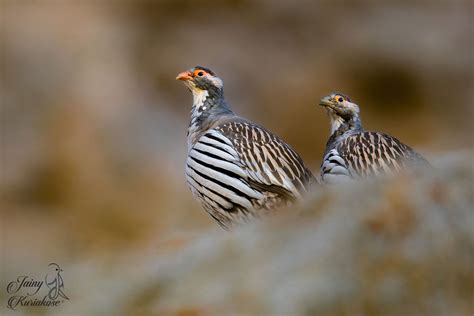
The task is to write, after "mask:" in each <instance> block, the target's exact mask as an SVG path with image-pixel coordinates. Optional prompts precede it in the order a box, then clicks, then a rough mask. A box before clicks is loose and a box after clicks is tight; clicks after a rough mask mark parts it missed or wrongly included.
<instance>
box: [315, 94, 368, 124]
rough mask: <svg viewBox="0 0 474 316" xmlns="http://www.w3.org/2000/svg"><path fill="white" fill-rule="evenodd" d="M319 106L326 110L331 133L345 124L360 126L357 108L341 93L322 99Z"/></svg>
mask: <svg viewBox="0 0 474 316" xmlns="http://www.w3.org/2000/svg"><path fill="white" fill-rule="evenodd" d="M319 105H321V106H323V107H325V108H326V110H327V112H328V115H329V118H330V119H331V125H332V128H331V129H332V131H333V132H334V131H335V130H337V129H338V128H339V126H341V125H342V124H345V123H346V124H349V125H350V126H352V127H359V126H360V118H359V106H358V105H357V104H355V103H353V102H351V99H349V97H348V96H345V95H343V94H342V93H332V94H330V95H328V96H325V97H324V98H322V99H321V100H320V101H319Z"/></svg>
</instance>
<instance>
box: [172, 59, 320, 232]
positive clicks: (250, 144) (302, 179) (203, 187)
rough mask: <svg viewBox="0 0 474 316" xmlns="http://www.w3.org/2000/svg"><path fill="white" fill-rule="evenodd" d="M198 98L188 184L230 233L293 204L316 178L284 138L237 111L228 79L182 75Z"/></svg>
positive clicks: (204, 71)
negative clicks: (229, 100)
mask: <svg viewBox="0 0 474 316" xmlns="http://www.w3.org/2000/svg"><path fill="white" fill-rule="evenodd" d="M176 79H177V80H181V81H183V82H184V85H185V86H186V87H187V88H188V90H190V91H191V93H192V95H193V104H192V108H191V113H190V114H191V120H190V122H189V126H188V132H187V143H188V153H187V158H186V181H187V184H188V186H189V188H190V190H191V192H192V194H193V196H194V197H195V198H196V199H197V200H198V201H199V202H200V203H201V205H202V206H203V208H204V210H205V211H206V212H207V213H208V214H209V215H210V216H211V217H212V218H213V219H214V220H216V221H217V223H218V224H220V226H222V227H223V228H224V229H226V230H228V229H230V228H232V227H234V226H239V225H241V224H244V223H247V222H249V221H251V220H252V219H254V218H259V217H261V216H262V215H264V214H267V213H272V210H274V209H276V208H280V207H283V206H288V205H291V204H293V203H294V202H295V201H297V200H299V199H300V198H301V197H302V196H303V195H304V194H305V193H306V192H308V191H309V190H310V187H311V185H312V184H313V183H315V182H316V178H315V177H314V176H313V174H312V173H311V171H310V170H309V169H308V168H307V167H306V166H305V164H304V162H303V160H302V159H301V157H300V155H298V153H296V152H295V151H294V150H293V149H292V148H291V147H290V145H288V144H287V143H285V142H284V141H283V140H282V139H281V138H279V137H278V136H276V135H275V134H273V133H272V132H270V131H268V130H267V129H265V128H264V127H262V126H259V125H257V124H255V123H253V122H251V121H249V120H247V119H245V118H242V117H240V116H238V115H236V114H234V112H233V111H232V110H231V107H230V106H229V104H228V103H227V101H226V100H225V98H224V89H223V81H222V80H221V79H220V78H219V77H217V76H216V74H215V73H214V72H213V71H212V70H210V69H209V68H206V67H202V66H196V67H194V68H191V69H189V70H187V71H183V72H181V73H179V74H178V76H177V77H176Z"/></svg>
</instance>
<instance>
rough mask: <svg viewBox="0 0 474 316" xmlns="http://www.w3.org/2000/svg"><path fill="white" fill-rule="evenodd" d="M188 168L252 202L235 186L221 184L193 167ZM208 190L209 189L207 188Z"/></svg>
mask: <svg viewBox="0 0 474 316" xmlns="http://www.w3.org/2000/svg"><path fill="white" fill-rule="evenodd" d="M188 167H189V168H190V169H191V170H193V171H194V172H196V173H197V174H198V175H199V176H201V177H202V178H204V179H206V180H209V181H211V182H214V183H215V184H217V185H220V186H221V187H224V188H225V189H227V190H229V191H232V192H234V193H235V194H236V195H238V196H240V197H243V198H245V199H247V200H248V201H249V202H250V201H251V197H249V196H248V195H246V194H245V193H243V192H241V191H239V190H237V189H236V188H234V187H233V186H230V185H228V184H225V183H222V182H220V181H219V180H216V179H214V178H211V177H209V176H208V175H205V174H203V173H202V172H199V171H197V170H196V169H194V168H193V167H191V166H190V165H188ZM193 179H194V178H193ZM194 180H195V181H196V182H197V183H199V184H201V183H200V182H199V181H197V180H196V179H194ZM201 185H202V184H201ZM206 188H207V187H206ZM232 203H234V204H237V205H240V204H238V203H237V202H234V201H232ZM240 206H242V207H243V208H245V206H243V205H240Z"/></svg>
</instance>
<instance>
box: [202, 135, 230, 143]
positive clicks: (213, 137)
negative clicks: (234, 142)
mask: <svg viewBox="0 0 474 316" xmlns="http://www.w3.org/2000/svg"><path fill="white" fill-rule="evenodd" d="M204 136H206V137H208V138H210V139H213V140H215V141H217V142H219V143H221V144H224V145H227V146H229V144H227V143H226V142H225V141H223V140H222V139H220V138H219V137H216V136H214V135H212V134H204Z"/></svg>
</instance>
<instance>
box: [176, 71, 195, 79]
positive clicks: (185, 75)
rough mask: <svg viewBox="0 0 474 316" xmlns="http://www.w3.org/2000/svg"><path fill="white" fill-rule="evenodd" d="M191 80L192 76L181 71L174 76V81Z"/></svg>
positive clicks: (187, 72)
mask: <svg viewBox="0 0 474 316" xmlns="http://www.w3.org/2000/svg"><path fill="white" fill-rule="evenodd" d="M191 79H193V76H192V74H191V73H190V72H189V71H183V72H181V73H179V74H178V75H177V76H176V80H182V81H185V80H191Z"/></svg>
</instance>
